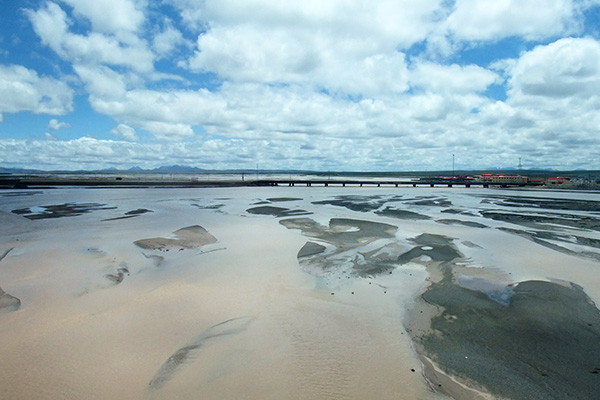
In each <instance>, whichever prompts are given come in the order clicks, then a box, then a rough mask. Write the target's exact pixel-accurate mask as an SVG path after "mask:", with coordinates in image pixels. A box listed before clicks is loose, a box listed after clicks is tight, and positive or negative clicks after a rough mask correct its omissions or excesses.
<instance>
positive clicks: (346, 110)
mask: <svg viewBox="0 0 600 400" xmlns="http://www.w3.org/2000/svg"><path fill="white" fill-rule="evenodd" d="M599 130H600V0H455V1H452V0H379V1H371V0H303V1H280V0H155V1H152V0H94V1H81V0H51V1H37V0H1V1H0V167H5V168H32V169H42V170H56V169H67V170H78V169H86V170H94V169H103V168H120V169H127V168H131V167H136V166H137V167H142V168H148V169H149V168H156V167H159V166H167V165H186V166H193V167H198V168H206V169H251V170H254V169H255V168H256V167H257V166H258V167H259V168H260V169H294V170H320V171H415V170H420V171H427V170H443V169H446V170H449V169H451V168H452V164H453V161H454V163H455V168H456V169H486V168H507V167H508V168H510V167H514V168H516V167H517V166H518V165H519V162H521V164H522V167H523V169H528V168H552V169H562V170H573V169H600V141H599V139H598V137H599V135H598V132H599Z"/></svg>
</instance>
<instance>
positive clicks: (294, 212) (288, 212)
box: [246, 206, 312, 218]
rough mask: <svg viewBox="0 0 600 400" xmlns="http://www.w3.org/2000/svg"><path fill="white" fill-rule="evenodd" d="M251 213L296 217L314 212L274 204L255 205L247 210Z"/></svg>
mask: <svg viewBox="0 0 600 400" xmlns="http://www.w3.org/2000/svg"><path fill="white" fill-rule="evenodd" d="M246 212H247V213H249V214H258V215H272V216H274V217H277V218H282V217H294V216H298V215H310V214H312V213H311V212H309V211H306V210H298V209H289V208H283V207H274V206H260V207H253V208H249V209H247V210H246Z"/></svg>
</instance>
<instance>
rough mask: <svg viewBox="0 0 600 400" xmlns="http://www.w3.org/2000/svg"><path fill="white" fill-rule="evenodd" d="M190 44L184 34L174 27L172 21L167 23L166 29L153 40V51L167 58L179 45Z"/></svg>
mask: <svg viewBox="0 0 600 400" xmlns="http://www.w3.org/2000/svg"><path fill="white" fill-rule="evenodd" d="M183 44H188V43H187V41H186V40H185V39H184V37H183V34H182V33H181V31H179V30H178V29H177V28H175V27H174V26H173V22H172V21H171V20H166V21H165V27H164V29H163V30H161V31H160V32H159V33H157V34H156V35H155V36H154V38H153V39H152V49H153V50H154V51H155V52H156V54H157V55H158V56H160V57H166V56H168V55H169V54H171V53H172V52H173V50H175V49H176V48H177V46H179V45H183Z"/></svg>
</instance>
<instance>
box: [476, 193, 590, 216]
mask: <svg viewBox="0 0 600 400" xmlns="http://www.w3.org/2000/svg"><path fill="white" fill-rule="evenodd" d="M487 202H492V203H495V204H497V205H500V206H504V207H519V208H538V209H545V210H572V211H593V212H600V201H593V200H564V199H545V198H538V197H511V196H487Z"/></svg>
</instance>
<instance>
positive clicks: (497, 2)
mask: <svg viewBox="0 0 600 400" xmlns="http://www.w3.org/2000/svg"><path fill="white" fill-rule="evenodd" d="M576 17H577V15H576V14H575V10H574V1H573V0H494V1H479V0H457V1H456V3H455V6H454V10H453V12H452V14H451V15H450V16H449V17H448V19H447V21H446V27H447V29H448V32H449V33H450V34H451V35H453V36H454V37H455V38H457V39H459V40H498V39H501V38H505V37H509V36H521V37H523V38H525V39H526V40H536V39H540V38H547V37H553V36H556V35H559V34H565V33H567V34H568V33H573V32H575V31H577V30H578V29H579V28H580V26H579V22H578V20H577V18H576Z"/></svg>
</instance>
